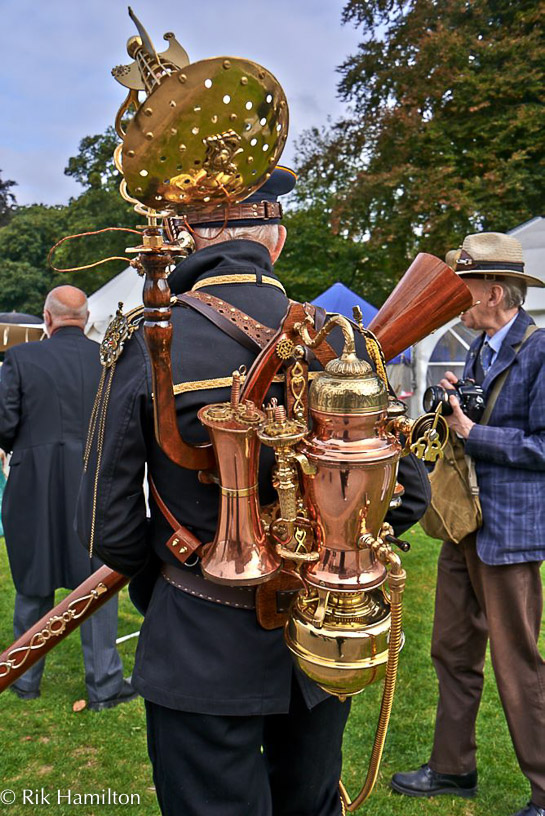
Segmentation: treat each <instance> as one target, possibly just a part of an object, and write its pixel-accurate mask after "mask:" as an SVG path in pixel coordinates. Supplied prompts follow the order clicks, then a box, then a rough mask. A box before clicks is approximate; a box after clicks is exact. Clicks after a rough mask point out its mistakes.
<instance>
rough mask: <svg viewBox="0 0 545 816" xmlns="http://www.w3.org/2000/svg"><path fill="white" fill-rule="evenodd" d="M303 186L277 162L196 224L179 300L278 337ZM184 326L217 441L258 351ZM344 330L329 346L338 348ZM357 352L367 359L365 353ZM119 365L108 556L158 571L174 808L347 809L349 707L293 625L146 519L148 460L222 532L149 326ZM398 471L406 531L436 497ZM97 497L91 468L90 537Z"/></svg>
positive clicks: (182, 339)
mask: <svg viewBox="0 0 545 816" xmlns="http://www.w3.org/2000/svg"><path fill="white" fill-rule="evenodd" d="M294 184H295V176H294V174H293V172H292V171H290V170H288V169H286V168H280V167H277V168H276V169H275V171H274V172H273V174H272V176H271V178H270V179H269V180H268V181H267V182H266V183H265V184H264V185H263V186H262V187H261V189H260V190H258V192H257V193H254V194H253V195H252V196H250V198H249V199H247V200H246V201H245V202H244V205H245V206H244V208H243V211H242V210H241V209H240V208H239V207H237V206H235V207H232V208H231V209H230V210H229V211H228V212H227V213H226V212H224V211H221V210H220V211H219V212H218V211H217V210H216V211H215V212H214V219H213V221H210V222H205V223H203V221H202V219H201V220H200V221H199V223H198V224H197V223H195V222H194V226H195V231H196V246H197V251H196V252H195V253H194V254H193V255H191V256H190V257H189V258H188V259H186V260H184V261H183V262H182V263H181V264H179V265H178V267H177V268H176V269H175V271H174V272H173V273H172V275H171V276H170V279H169V284H170V287H171V291H172V293H173V294H175V293H183V292H186V291H188V290H191V289H193V290H198V291H200V292H202V291H204V292H207V293H209V294H212V295H214V296H216V297H217V298H219V299H221V300H223V301H224V302H225V303H226V304H227V306H226V308H228V307H229V305H232V306H234V307H236V308H237V309H239V310H241V311H242V312H245V313H246V314H247V315H249V316H250V317H251V318H253V319H254V320H256V321H258V323H259V324H260V325H261V326H268V327H271V328H273V329H275V328H277V327H278V326H279V324H280V322H281V320H282V318H283V316H284V314H285V312H286V309H287V303H288V301H287V297H286V294H285V292H284V289H283V286H282V284H281V282H280V281H279V280H278V278H277V277H276V275H275V273H274V272H273V264H274V262H275V261H276V259H277V258H278V256H279V254H280V252H281V251H282V247H283V244H284V240H285V237H286V230H285V228H284V227H283V226H282V225H281V224H280V223H279V222H280V208H279V205H278V203H277V197H278V196H279V195H282V194H285V193H288V192H289V191H290V190H291V189H292V188H293V186H294ZM263 202H266V204H264V203H263ZM254 205H255V207H254ZM273 205H274V207H275V209H274V210H272V209H271V208H272V207H273ZM248 213H249V214H250V215H249V216H248ZM271 213H273V215H272V216H271ZM226 218H228V220H227V224H225V219H226ZM189 220H190V222H191V218H190V217H189ZM172 322H173V327H174V331H173V345H172V365H173V376H174V382H175V393H177V394H178V397H177V412H178V420H179V426H180V431H181V434H182V437H183V439H184V440H185V441H187V442H189V443H192V444H196V443H203V442H206V441H208V439H207V432H206V430H205V429H204V427H203V426H202V425H201V424H200V422H199V421H198V419H197V411H198V409H200V408H201V407H202V406H204V405H207V404H209V403H213V402H221V401H224V400H226V399H229V389H228V388H226V387H225V385H226V384H227V383H228V381H229V375H230V374H231V373H232V372H233V369H235V368H238V367H239V366H240V365H245V366H246V367H247V368H249V367H250V366H251V364H252V362H253V360H254V359H255V356H256V352H255V351H251V350H249V349H248V348H247V347H245V346H244V345H241V344H240V343H239V342H238V341H237V340H235V339H233V338H232V337H231V336H229V335H228V334H226V333H224V332H223V331H222V330H221V329H219V328H218V327H217V326H215V325H214V324H213V323H212V322H210V321H209V320H207V319H206V318H205V317H204V316H202V315H201V314H199V313H198V312H197V311H194V310H193V309H190V308H175V309H173V315H172ZM336 331H337V330H334V332H333V333H332V334H331V335H330V338H328V339H330V342H331V343H332V345H334V346H335V347H336V348H338V350H339V351H340V350H341V348H342V337H341V335H340V333H339V335H338V336H337V335H336ZM362 345H363V344H362ZM358 351H359V354H360V356H362V357H365V358H367V355H366V352H365V349H364V348H359V349H358ZM116 365H117V368H116V371H115V375H114V378H113V384H112V389H111V394H110V403H109V406H110V407H109V409H108V417H107V423H106V431H105V435H104V442H103V449H102V460H101V461H102V464H101V468H100V472H99V488H98V494H97V498H96V507H95V515H96V519H97V525H96V530H95V535H94V547H95V551H96V552H98V553H99V554H100V556H101V557H102V558H104V560H105V561H106V563H108V564H109V565H110V566H111V567H113V568H114V569H116V570H119V571H121V572H123V573H125V574H127V575H131V576H134V575H136V574H137V573H140V574H141V575H142V574H143V575H146V574H147V575H148V576H149V575H150V574H152V575H153V584H154V586H153V593H152V596H151V601H150V602H149V606H148V608H147V612H146V617H145V621H144V624H143V627H142V632H141V636H140V641H139V645H138V651H137V656H136V663H135V668H134V672H133V684H134V686H135V688H136V689H138V691H139V692H140V694H142V696H143V697H144V698H145V700H146V710H147V720H148V745H149V752H150V757H151V760H152V763H153V767H154V779H155V786H156V790H157V796H158V799H159V803H160V806H161V810H162V812H163V814H167V815H168V816H181V814H183V816H271V814H275V816H288V814H297V816H340V814H341V802H340V798H339V793H338V783H339V778H340V773H341V741H342V734H343V729H344V726H345V723H346V718H347V716H348V712H349V703H348V702H345V703H341V702H340V701H339V700H338V699H337V698H336V697H331V696H329V695H328V694H326V693H325V692H323V691H322V690H321V689H319V688H318V687H317V686H316V685H315V684H314V683H312V682H311V681H310V680H308V679H307V678H306V677H304V676H303V675H302V674H300V673H299V672H298V671H297V670H296V669H295V667H294V664H293V661H292V658H291V656H290V654H289V652H288V650H287V648H286V646H285V645H284V641H283V634H282V629H276V630H265V629H263V628H261V627H260V626H259V624H258V622H257V619H256V613H255V608H253V607H254V605H255V600H254V588H253V587H250V588H243V589H238V588H233V587H225V586H218V585H216V584H213V583H212V582H210V581H206V580H204V579H203V578H202V577H201V574H200V568H199V559H198V558H196V557H193V558H192V559H190V560H189V561H188V562H186V566H183V567H182V566H181V565H180V564H179V563H178V562H177V561H176V559H175V558H174V556H173V555H172V553H171V552H170V551H169V550H168V548H167V547H166V542H167V541H168V539H169V538H170V537H171V535H172V529H171V526H170V525H169V524H168V523H167V521H166V520H165V517H164V513H163V512H161V510H160V509H159V507H158V504H157V503H156V501H154V500H153V499H152V501H151V518H150V519H149V522H148V523H146V509H145V502H144V495H143V492H142V481H143V478H144V466H145V464H146V463H147V465H148V472H149V474H150V475H151V477H152V478H153V481H154V484H155V487H156V488H157V492H158V494H159V496H160V498H161V500H162V502H164V504H165V505H166V507H167V508H168V510H169V511H170V512H171V513H172V515H173V516H174V517H175V518H176V519H177V520H178V521H179V522H180V523H182V524H183V525H184V526H186V527H187V528H189V530H190V531H191V532H192V533H193V534H194V535H196V536H197V537H198V539H200V541H201V542H203V543H205V542H209V541H211V540H212V539H213V537H214V533H215V530H216V526H217V508H218V488H217V486H216V485H210V484H202V483H201V482H200V481H199V479H198V476H197V472H196V471H191V470H184V469H181V468H178V467H177V466H176V465H174V464H173V463H171V462H170V461H169V460H168V459H167V457H166V456H165V454H164V453H162V452H161V451H160V449H159V447H158V445H157V444H156V442H155V440H154V433H153V407H152V396H151V380H150V360H149V356H148V353H147V350H146V346H145V343H144V338H143V337H142V333H141V332H139V331H137V332H136V333H135V334H134V336H133V338H132V339H131V340H130V341H129V342H128V343H127V345H126V348H125V350H124V351H123V353H122V355H121V357H120V358H119V360H118V361H117V364H116ZM222 385H223V386H224V387H219V386H222ZM278 393H279V397H280V399H282V392H281V391H280V390H279V392H278ZM269 466H270V460H269ZM262 474H263V475H262V476H261V477H260V498H261V501H262V503H268V502H270V501H272V500H274V497H275V496H274V490H273V488H272V485H271V478H270V474H269V472H268V470H267V468H264V469H262ZM400 478H401V481H402V482H403V484H404V486H405V489H406V498H405V502H404V505H403V508H402V509H400V510H398V511H395V512H393V513H391V514H390V515H391V517H389V519H388V520H389V521H391V522H392V524H393V525H394V527H395V530H396V532H397V533H398V534H399V533H401V532H402V531H403V530H405V529H407V528H408V527H409V526H410V525H411V524H413V523H414V522H415V521H417V519H418V518H419V517H420V515H421V514H422V513H423V512H424V510H425V507H426V504H427V478H426V474H425V471H424V469H423V468H422V467H421V466H420V464H419V463H418V462H417V461H416V460H415V459H413V457H412V456H409V457H407V458H405V459H403V462H402V466H401V474H400ZM93 490H94V472H93V467H92V465H90V466H89V471H88V473H87V474H86V476H85V477H84V481H83V485H82V494H81V496H80V502H79V509H78V526H79V530H80V533H81V536H82V540H85V541H87V542H88V541H89V536H90V528H91V524H90V519H91V513H92V510H91V506H92V502H93ZM152 556H153V557H154V558H155V559H156V560H157V561H160V562H162V563H163V564H168V565H171V566H177V567H178V570H177V576H178V577H172V576H173V573H172V570H168V569H167V571H166V574H164V570H163V575H158V577H156V575H157V571H153V570H154V567H153V566H152Z"/></svg>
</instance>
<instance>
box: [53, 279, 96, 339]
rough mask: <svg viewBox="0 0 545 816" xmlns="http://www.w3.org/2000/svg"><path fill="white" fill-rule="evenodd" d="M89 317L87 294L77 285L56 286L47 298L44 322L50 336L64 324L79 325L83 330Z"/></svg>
mask: <svg viewBox="0 0 545 816" xmlns="http://www.w3.org/2000/svg"><path fill="white" fill-rule="evenodd" d="M88 317H89V311H88V306H87V295H86V294H85V292H82V291H81V289H77V288H76V287H75V286H56V287H55V289H52V290H51V291H50V292H49V294H48V296H47V297H46V299H45V303H44V323H45V330H46V332H47V335H48V336H49V337H51V335H52V334H53V332H55V331H56V330H57V329H60V328H61V327H62V326H77V327H78V328H80V329H81V330H82V331H83V329H84V328H85V324H86V323H87V318H88Z"/></svg>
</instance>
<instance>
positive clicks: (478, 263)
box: [456, 232, 545, 287]
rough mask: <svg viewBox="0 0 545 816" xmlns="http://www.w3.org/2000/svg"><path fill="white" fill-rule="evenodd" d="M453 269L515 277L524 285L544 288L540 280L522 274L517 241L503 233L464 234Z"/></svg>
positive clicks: (519, 246) (468, 273)
mask: <svg viewBox="0 0 545 816" xmlns="http://www.w3.org/2000/svg"><path fill="white" fill-rule="evenodd" d="M456 272H457V273H458V275H460V276H464V275H472V276H475V275H477V276H479V277H485V278H488V277H489V276H490V277H492V278H494V277H495V276H496V275H500V276H502V277H507V278H518V279H519V280H521V281H524V283H526V285H527V286H543V287H545V283H544V282H543V281H542V280H540V279H539V278H534V277H533V276H532V275H527V274H526V273H525V271H524V256H523V254H522V246H521V245H520V242H519V241H517V239H516V238H513V237H512V236H511V235H505V234H504V233H503V232H480V233H477V234H475V235H467V236H466V237H465V238H464V243H463V244H462V249H461V251H460V256H459V258H458V259H457V261H456Z"/></svg>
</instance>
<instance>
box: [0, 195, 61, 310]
mask: <svg viewBox="0 0 545 816" xmlns="http://www.w3.org/2000/svg"><path fill="white" fill-rule="evenodd" d="M65 210H66V208H65V207H46V206H44V205H43V204H35V205H33V206H32V207H18V208H17V209H16V210H15V212H14V214H13V216H12V218H11V220H10V222H9V224H7V225H6V226H5V227H2V228H1V229H0V258H2V274H1V275H0V311H3V312H5V311H13V310H14V311H17V312H28V313H30V314H35V315H40V314H41V313H42V308H43V303H44V299H45V296H46V294H47V292H48V291H49V289H51V287H52V286H54V285H55V273H54V272H53V270H51V269H50V268H49V267H48V266H47V253H48V252H49V249H50V248H51V247H52V246H53V244H54V243H55V242H56V241H58V240H59V238H61V237H62V236H63V235H64V234H65V223H66V222H65Z"/></svg>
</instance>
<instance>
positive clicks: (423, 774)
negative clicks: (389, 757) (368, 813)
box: [390, 765, 533, 816]
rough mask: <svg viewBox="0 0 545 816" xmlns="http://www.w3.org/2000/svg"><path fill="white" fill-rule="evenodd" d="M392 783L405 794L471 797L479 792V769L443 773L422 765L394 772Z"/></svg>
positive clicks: (398, 791) (398, 790) (395, 788)
mask: <svg viewBox="0 0 545 816" xmlns="http://www.w3.org/2000/svg"><path fill="white" fill-rule="evenodd" d="M390 784H391V786H392V788H393V789H394V790H395V791H396V792H397V793H404V794H405V796H439V795H440V794H443V793H444V794H447V795H450V796H464V797H468V798H469V797H471V796H475V794H476V793H477V771H471V772H470V773H465V774H441V773H436V771H432V769H431V768H430V766H429V765H422V767H421V768H419V769H418V771H410V772H409V773H396V774H394V775H393V777H392V781H391V783H390ZM525 816H526V814H525ZM532 816H533V814H532Z"/></svg>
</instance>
